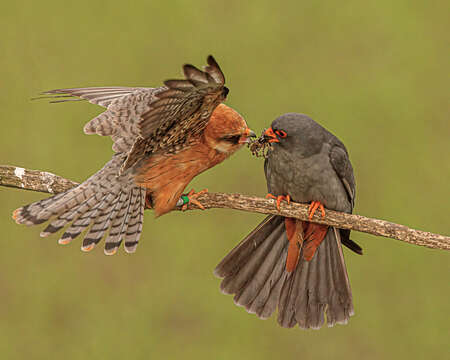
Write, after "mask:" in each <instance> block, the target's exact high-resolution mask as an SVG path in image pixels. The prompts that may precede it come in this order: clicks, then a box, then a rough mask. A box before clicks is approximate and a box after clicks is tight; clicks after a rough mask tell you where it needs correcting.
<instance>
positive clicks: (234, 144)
mask: <svg viewBox="0 0 450 360" xmlns="http://www.w3.org/2000/svg"><path fill="white" fill-rule="evenodd" d="M204 137H205V141H206V143H207V144H208V145H209V146H210V147H211V148H213V149H214V150H216V151H218V152H220V153H226V154H229V155H231V154H232V153H234V152H235V151H236V150H238V149H240V148H241V147H242V145H244V144H246V143H248V142H249V141H250V138H251V137H256V134H255V133H254V132H253V131H252V130H250V129H249V127H248V126H247V123H246V122H245V120H244V118H243V117H242V116H241V115H240V114H239V113H238V112H237V111H235V110H233V109H232V108H230V107H228V106H226V105H224V104H220V105H218V106H217V107H216V109H215V110H214V111H213V113H212V114H211V118H210V120H209V122H208V124H207V125H206V128H205V132H204Z"/></svg>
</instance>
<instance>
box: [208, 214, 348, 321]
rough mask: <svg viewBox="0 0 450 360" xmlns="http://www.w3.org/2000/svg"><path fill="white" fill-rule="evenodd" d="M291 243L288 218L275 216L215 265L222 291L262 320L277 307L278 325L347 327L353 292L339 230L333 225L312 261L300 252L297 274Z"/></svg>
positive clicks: (266, 220)
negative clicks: (290, 263) (288, 263)
mask: <svg viewBox="0 0 450 360" xmlns="http://www.w3.org/2000/svg"><path fill="white" fill-rule="evenodd" d="M288 247H289V241H288V239H287V236H286V231H285V224H284V218H283V217H281V216H274V215H271V216H269V217H267V218H266V219H264V221H263V222H262V223H261V224H260V225H259V226H258V227H257V228H256V229H255V230H254V231H253V232H252V233H250V234H249V235H248V236H247V237H246V238H245V239H244V240H243V241H242V242H241V243H240V244H239V245H237V246H236V247H235V248H234V249H233V250H232V251H231V252H230V253H229V254H228V255H227V256H226V257H225V258H224V259H223V260H222V261H221V263H220V264H219V265H218V266H217V267H216V269H215V275H216V276H218V277H220V278H223V281H222V283H221V290H222V291H223V292H224V293H226V294H234V301H235V303H236V304H237V305H240V306H243V307H245V309H246V310H247V311H248V312H250V313H255V314H256V315H257V316H258V317H260V318H263V319H265V318H268V317H269V316H270V315H272V313H273V312H274V311H275V310H276V308H277V307H278V323H279V324H280V325H281V326H283V327H293V326H295V325H296V324H298V325H299V326H300V327H301V328H303V329H318V328H320V327H321V326H322V325H323V324H324V321H325V314H326V318H327V324H328V326H333V325H334V324H336V323H341V324H345V323H347V321H348V319H349V318H350V316H352V315H353V303H352V294H351V290H350V284H349V281H348V276H347V271H346V268H345V263H344V257H343V254H342V247H341V241H340V234H339V231H338V230H337V229H335V228H332V227H330V228H329V229H328V232H327V234H326V236H325V238H324V239H323V241H322V242H321V244H320V245H319V247H318V248H317V250H316V252H315V254H314V256H313V257H312V259H311V260H310V261H308V260H306V259H305V256H303V250H304V249H303V248H302V250H301V253H300V256H299V260H298V264H297V266H296V268H295V269H294V270H293V271H292V272H288V271H287V270H286V259H287V254H288Z"/></svg>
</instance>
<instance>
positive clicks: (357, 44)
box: [0, 0, 450, 360]
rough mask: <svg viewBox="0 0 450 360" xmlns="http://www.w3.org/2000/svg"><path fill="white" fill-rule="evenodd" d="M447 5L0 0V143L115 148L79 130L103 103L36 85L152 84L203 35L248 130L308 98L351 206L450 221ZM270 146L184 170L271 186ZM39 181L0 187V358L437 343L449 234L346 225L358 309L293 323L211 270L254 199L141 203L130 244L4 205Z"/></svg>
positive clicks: (25, 149)
mask: <svg viewBox="0 0 450 360" xmlns="http://www.w3.org/2000/svg"><path fill="white" fill-rule="evenodd" d="M449 10H450V9H449V5H448V2H446V1H441V2H439V1H433V2H425V1H394V2H392V1H386V0H384V1H354V0H352V1H345V2H342V1H339V2H338V1H304V2H299V1H291V2H274V1H258V2H243V1H221V2H218V1H216V2H213V1H166V2H163V1H159V2H156V1H137V2H129V3H127V2H123V1H85V0H80V1H77V2H60V1H58V2H57V1H39V2H27V1H25V2H4V3H3V4H2V10H1V13H0V27H1V30H2V39H1V41H0V53H1V55H0V82H1V87H0V107H1V123H2V130H1V132H0V163H2V164H10V165H18V166H22V167H25V168H31V169H41V170H47V171H51V172H54V173H56V174H59V175H62V176H65V177H67V178H70V179H73V180H76V181H82V180H83V179H85V178H87V177H88V176H90V175H91V174H92V173H94V172H95V171H97V169H99V168H100V167H101V166H102V165H103V164H104V163H105V162H106V161H107V160H108V159H109V158H110V156H111V148H110V146H111V141H110V139H108V138H100V137H98V136H85V135H84V134H83V132H82V127H83V125H84V124H85V123H86V122H87V121H88V120H90V119H91V118H92V117H94V116H95V115H96V114H98V113H99V112H101V108H99V107H97V106H95V105H91V104H88V103H68V104H59V105H49V104H47V103H46V101H35V102H32V101H30V98H31V97H33V96H36V95H37V94H38V93H39V92H40V91H43V90H49V89H54V88H62V87H78V86H105V85H123V86H127V85H128V86H159V85H160V84H161V81H162V80H164V79H167V78H172V77H177V76H179V75H180V73H181V72H180V66H181V64H183V63H185V62H190V63H193V64H195V65H197V66H202V65H204V64H205V59H206V56H207V55H208V54H210V53H211V54H214V56H215V57H216V59H217V60H218V62H219V63H220V65H221V66H222V69H223V70H224V72H225V75H226V77H227V85H228V86H229V88H230V90H231V91H230V95H229V99H228V101H227V103H228V104H229V105H230V106H232V107H234V108H235V109H237V110H238V111H239V112H240V113H242V114H243V115H244V116H245V117H246V119H247V121H248V123H249V125H250V126H251V127H252V128H253V129H254V130H255V131H256V132H258V133H259V132H260V131H261V129H262V128H263V127H265V126H267V125H268V124H269V123H270V122H271V121H272V120H273V119H274V118H275V117H277V116H278V115H280V114H282V113H285V112H292V111H294V112H303V113H306V114H309V115H310V116H312V117H313V118H314V119H315V120H317V121H319V122H320V123H321V124H323V125H324V126H325V127H326V128H328V129H329V130H331V131H332V132H333V133H335V134H336V135H337V136H338V137H339V138H340V139H341V140H342V141H343V142H344V143H345V144H346V145H347V148H348V149H349V151H350V157H351V160H352V162H353V166H354V168H355V174H356V178H357V205H356V209H355V211H356V213H358V214H362V215H367V216H370V217H376V218H382V219H387V220H391V221H394V222H398V223H402V224H405V225H409V226H411V227H414V228H418V229H422V230H428V231H432V232H437V233H443V234H447V235H448V234H449V233H450V223H449V213H450V207H449V198H450V190H449V178H450V160H449V153H450V146H449V139H450V125H449V117H448V114H449V107H448V105H449V104H448V60H449V52H448V49H449V48H448V39H449V38H448V34H449V26H448V14H449ZM262 165H263V163H262V161H261V160H260V159H256V158H254V157H252V156H250V153H249V152H248V151H247V150H245V149H244V150H242V151H240V152H239V153H238V154H237V155H236V156H234V157H233V158H231V159H230V160H227V161H226V162H225V163H223V164H221V165H220V166H218V167H217V168H214V169H213V170H211V171H209V172H207V173H205V174H203V175H201V176H199V177H198V178H197V179H196V180H195V181H194V183H193V186H194V187H195V188H196V189H202V188H204V187H207V188H209V189H210V191H221V192H240V193H246V194H254V195H260V196H263V195H265V181H264V176H263V170H262ZM45 196H46V195H44V194H38V193H32V192H25V191H20V190H13V189H8V188H0V204H1V205H0V225H1V228H2V238H1V241H0V264H1V265H0V291H1V298H0V299H1V300H0V305H1V306H0V319H1V320H0V354H1V358H2V359H36V358H56V357H58V358H61V357H63V358H64V359H66V360H70V359H81V358H83V359H86V358H94V359H125V358H126V359H147V358H156V359H159V358H161V359H162V358H165V359H175V358H183V359H256V358H257V359H278V358H283V359H299V358H302V359H341V358H346V359H362V358H363V359H381V358H392V359H422V358H425V357H426V358H439V357H440V358H445V357H447V356H448V352H447V351H448V339H449V310H450V306H449V298H450V286H449V277H448V275H449V270H450V268H449V254H448V253H447V252H444V251H438V250H430V249H426V248H422V247H416V246H412V245H408V244H405V243H401V242H398V241H395V240H389V239H384V238H376V237H373V236H370V235H367V234H362V233H354V235H353V239H354V240H356V241H357V242H359V243H360V244H361V245H362V246H363V247H364V250H365V255H364V256H362V257H360V256H356V255H354V254H352V253H350V252H348V251H347V250H346V252H345V255H346V262H347V265H348V271H349V275H350V280H351V284H352V289H353V295H354V302H355V309H356V315H355V316H354V317H353V318H352V319H351V321H350V323H349V325H347V326H336V327H334V328H326V327H325V328H323V329H321V330H320V331H302V330H300V329H298V328H295V329H291V330H287V329H282V328H280V327H278V326H277V324H276V321H275V319H274V318H273V317H272V318H271V319H270V320H267V321H261V320H259V319H257V318H256V317H255V316H254V315H249V314H247V313H246V312H245V311H244V310H243V309H242V308H238V307H236V306H235V305H234V304H233V301H232V298H231V297H229V296H224V295H222V294H221V293H220V291H219V288H218V287H219V280H218V279H216V278H214V276H213V275H212V270H213V268H214V267H215V265H216V264H217V263H218V262H219V261H220V259H221V258H222V257H223V256H224V255H225V254H226V253H227V251H229V250H230V249H231V248H232V247H233V246H234V245H235V244H236V243H237V242H238V241H240V240H241V239H242V238H243V237H244V236H245V235H246V234H247V233H248V232H249V231H250V230H251V229H252V228H253V227H254V226H255V225H256V224H257V223H258V222H259V221H260V220H261V218H262V216H261V215H256V214H247V213H241V212H236V211H230V210H212V211H207V212H204V213H200V212H189V213H184V214H181V213H172V214H168V215H167V216H164V217H162V218H159V219H157V220H156V221H155V219H154V218H153V215H152V213H151V212H148V213H147V214H146V218H145V226H144V234H143V236H142V238H141V243H140V246H139V247H138V251H137V253H135V254H134V255H128V254H126V253H125V252H124V251H123V250H121V251H120V252H119V253H118V254H117V255H116V256H114V257H107V256H104V255H103V250H102V248H101V247H99V248H97V249H95V250H94V251H93V252H91V253H89V254H85V253H82V252H81V251H80V250H79V247H80V245H81V244H80V241H79V240H78V241H77V242H74V243H73V244H71V245H70V246H66V247H62V246H58V245H57V244H56V241H57V239H58V237H57V236H54V237H52V238H48V239H41V238H39V232H40V230H41V228H26V227H23V226H18V225H16V224H15V223H14V222H13V221H12V220H11V218H10V215H11V211H12V210H13V209H15V208H17V207H19V206H21V205H23V204H26V203H29V202H32V201H35V200H38V199H41V198H42V197H45ZM446 349H447V350H446ZM445 354H447V355H445Z"/></svg>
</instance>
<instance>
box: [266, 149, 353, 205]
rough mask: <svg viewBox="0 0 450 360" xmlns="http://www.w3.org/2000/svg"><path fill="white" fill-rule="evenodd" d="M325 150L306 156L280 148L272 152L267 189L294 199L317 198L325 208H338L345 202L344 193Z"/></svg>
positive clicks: (303, 200)
mask: <svg viewBox="0 0 450 360" xmlns="http://www.w3.org/2000/svg"><path fill="white" fill-rule="evenodd" d="M328 146H329V145H328V144H324V147H328ZM327 150H328V149H322V151H320V152H318V153H316V154H313V155H310V156H307V157H304V156H302V155H301V154H297V153H291V152H289V151H286V150H284V149H281V148H277V149H274V151H271V152H270V153H269V157H268V158H267V165H266V177H267V184H268V187H269V191H271V193H272V194H273V195H290V196H291V198H292V199H293V200H294V201H296V202H302V203H308V202H311V201H320V202H321V203H322V204H324V206H325V207H326V208H329V209H334V210H341V207H342V205H343V203H345V204H346V205H347V203H348V200H347V197H346V196H347V195H346V192H345V189H344V187H343V185H342V182H341V181H340V179H339V178H338V176H337V174H336V172H335V171H334V169H333V167H332V165H331V163H330V159H329V155H328V154H329V151H327ZM345 208H347V206H345Z"/></svg>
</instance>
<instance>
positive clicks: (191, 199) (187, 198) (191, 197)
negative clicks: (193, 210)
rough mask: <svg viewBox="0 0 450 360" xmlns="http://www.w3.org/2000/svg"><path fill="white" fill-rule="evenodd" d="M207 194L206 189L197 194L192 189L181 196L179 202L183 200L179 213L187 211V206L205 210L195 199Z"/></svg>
mask: <svg viewBox="0 0 450 360" xmlns="http://www.w3.org/2000/svg"><path fill="white" fill-rule="evenodd" d="M207 192H208V189H203V190H201V191H199V192H198V193H196V192H195V191H194V189H192V190H191V191H189V193H188V194H187V195H181V200H183V206H182V207H181V211H185V210H187V208H188V205H189V204H194V205H197V206H198V207H199V208H200V209H202V210H205V207H204V206H203V205H202V204H201V203H200V201H198V200H197V198H198V197H199V196H200V195H202V194H204V193H207Z"/></svg>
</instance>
